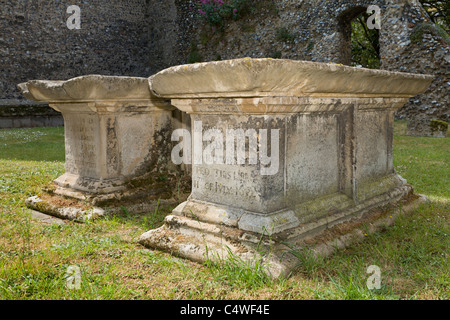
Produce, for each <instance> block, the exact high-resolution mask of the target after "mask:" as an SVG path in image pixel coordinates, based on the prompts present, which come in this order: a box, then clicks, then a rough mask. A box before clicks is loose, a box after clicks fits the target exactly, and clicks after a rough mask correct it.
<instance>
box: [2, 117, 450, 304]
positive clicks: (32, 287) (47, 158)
mask: <svg viewBox="0 0 450 320" xmlns="http://www.w3.org/2000/svg"><path fill="white" fill-rule="evenodd" d="M404 127H405V123H404V122H396V124H395V137H394V165H395V168H396V170H397V172H398V173H399V174H400V175H402V176H403V177H404V178H405V179H407V180H408V182H409V183H411V184H412V185H413V186H415V188H416V191H417V192H419V193H422V194H425V195H427V196H428V197H429V198H430V199H431V200H432V201H431V202H430V203H427V204H423V205H421V206H420V207H419V208H418V209H417V210H415V212H414V213H412V214H411V215H408V216H402V217H399V218H398V219H397V221H396V224H395V225H394V226H392V227H389V228H386V229H385V230H384V231H383V232H380V233H377V234H374V235H369V236H367V239H366V241H364V242H362V243H359V244H355V245H353V246H351V247H349V248H348V249H346V250H341V251H338V252H337V253H336V254H335V255H333V256H332V257H330V258H326V259H321V258H317V259H311V258H308V257H304V258H303V259H299V268H298V270H297V271H296V273H295V274H294V275H293V276H292V277H290V278H289V279H287V280H273V279H270V278H268V277H267V276H265V275H264V274H263V273H262V272H260V271H259V270H254V269H251V268H247V267H246V266H244V265H242V264H241V263H239V262H236V261H228V262H225V263H222V264H211V263H205V264H204V265H200V264H196V263H193V262H190V261H187V260H183V259H178V258H174V257H172V256H170V255H169V254H166V253H162V252H158V251H151V250H148V249H145V248H144V247H142V246H141V245H139V244H138V243H137V239H138V238H139V236H140V235H141V234H142V233H143V232H145V231H147V230H149V229H151V228H155V227H158V226H160V225H161V223H162V221H163V218H164V216H165V215H166V214H167V213H168V212H170V208H159V210H155V211H154V212H149V213H148V214H146V215H130V214H126V213H124V214H123V215H117V216H111V217H107V218H104V219H101V220H97V221H94V222H87V223H84V224H81V223H76V222H71V221H67V222H66V223H65V224H45V223H43V222H39V221H37V220H34V219H31V214H30V210H28V209H27V208H26V207H25V204H24V201H25V199H26V198H27V197H29V196H31V195H36V194H37V193H39V191H40V189H41V188H42V187H43V186H44V185H45V184H46V183H48V182H49V181H52V180H53V179H55V178H56V177H58V176H59V175H61V174H62V173H63V172H64V130H63V128H37V129H18V130H0V210H1V212H0V299H57V300H59V299H110V300H117V299H273V300H277V299H449V291H450V290H449V289H450V288H449V285H450V283H449V282H450V270H449V269H450V268H449V259H448V253H449V244H450V239H449V234H450V228H449V220H450V219H449V218H450V215H449V212H450V203H449V199H450V189H449V181H450V176H449V175H450V171H449V159H450V142H449V141H450V140H449V138H416V137H407V136H404V135H402V134H403V132H404ZM73 265H74V266H77V267H79V268H80V271H81V288H80V289H79V290H70V289H68V288H67V286H66V278H65V277H66V272H67V269H68V267H69V266H73ZM370 265H377V266H379V267H380V271H381V288H380V289H374V290H369V289H368V288H367V286H366V281H367V279H368V277H369V276H370V275H369V274H367V273H366V271H367V268H368V267H369V266H370Z"/></svg>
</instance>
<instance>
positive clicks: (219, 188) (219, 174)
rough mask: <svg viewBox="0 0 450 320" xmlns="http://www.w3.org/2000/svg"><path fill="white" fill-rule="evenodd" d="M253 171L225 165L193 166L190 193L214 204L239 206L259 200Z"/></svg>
mask: <svg viewBox="0 0 450 320" xmlns="http://www.w3.org/2000/svg"><path fill="white" fill-rule="evenodd" d="M254 177H255V171H254V170H253V173H252V170H251V169H250V168H246V167H238V168H235V167H230V166H225V165H215V166H195V167H194V168H193V181H192V189H193V190H192V191H193V194H194V195H200V194H201V195H202V199H205V200H207V201H212V202H216V203H226V204H232V203H234V204H236V205H237V204H240V203H241V202H248V201H250V202H252V201H254V200H257V199H258V198H259V196H258V194H257V192H256V190H255V187H254V182H253V179H254Z"/></svg>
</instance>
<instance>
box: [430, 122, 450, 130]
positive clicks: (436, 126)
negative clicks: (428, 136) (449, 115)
mask: <svg viewBox="0 0 450 320" xmlns="http://www.w3.org/2000/svg"><path fill="white" fill-rule="evenodd" d="M447 129H448V123H447V122H445V121H442V120H431V121H430V130H431V131H432V132H435V131H442V132H446V131H447Z"/></svg>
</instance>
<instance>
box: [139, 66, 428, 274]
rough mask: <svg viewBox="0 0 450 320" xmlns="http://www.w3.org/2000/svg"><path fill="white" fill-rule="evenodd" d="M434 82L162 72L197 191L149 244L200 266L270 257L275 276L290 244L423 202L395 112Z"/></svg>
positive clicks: (338, 74)
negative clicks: (185, 116)
mask: <svg viewBox="0 0 450 320" xmlns="http://www.w3.org/2000/svg"><path fill="white" fill-rule="evenodd" d="M431 81H432V77H431V76H426V75H414V74H406V73H394V72H387V71H381V70H368V69H357V68H351V67H346V66H341V65H335V64H321V63H312V62H303V61H292V60H272V59H237V60H229V61H219V62H209V63H200V64H194V65H182V66H176V67H172V68H169V69H166V70H163V71H161V72H159V73H158V74H156V75H154V76H152V77H150V78H149V82H150V87H151V89H152V91H153V92H154V93H155V95H157V96H159V97H161V98H164V99H171V103H172V105H174V106H175V107H177V108H178V109H180V110H182V111H184V112H187V113H189V114H190V115H191V121H192V129H191V132H192V133H191V137H190V139H186V137H185V140H186V141H187V142H186V141H185V144H184V145H182V147H180V148H179V150H182V149H183V148H184V152H192V154H191V156H190V157H187V158H188V160H190V161H191V162H192V193H191V195H190V197H189V198H188V200H187V201H186V202H184V203H182V204H180V205H179V206H178V207H177V208H176V209H175V210H173V214H172V215H169V216H167V217H166V220H165V225H163V226H162V227H160V228H159V229H156V230H150V231H148V232H146V233H145V234H143V235H142V237H141V240H140V242H141V243H142V244H143V245H146V246H148V247H151V248H158V249H162V250H166V251H169V252H172V253H174V254H176V255H180V256H183V257H186V258H189V259H192V260H195V261H204V260H205V259H207V258H211V257H216V258H217V257H219V258H223V257H225V256H227V255H228V254H230V252H231V253H233V254H235V255H237V256H239V257H241V258H243V259H249V260H252V259H255V255H257V254H259V252H260V251H261V250H263V249H264V250H269V251H270V252H271V254H270V255H266V259H268V265H269V271H270V272H271V273H272V274H273V275H274V276H280V275H282V274H285V273H287V272H288V270H289V262H288V261H287V260H286V259H287V258H284V260H283V259H282V252H283V247H284V248H286V246H285V244H286V243H288V244H290V245H292V246H295V245H297V244H298V243H300V242H301V240H302V239H305V237H307V236H311V235H317V234H320V233H321V232H323V231H324V230H326V229H329V228H331V227H332V226H334V225H337V224H339V223H342V222H346V221H347V222H348V221H350V220H354V219H358V218H361V217H363V215H364V214H365V213H367V212H368V211H369V210H371V209H373V208H376V207H380V206H385V205H388V204H392V203H396V202H398V201H400V200H401V199H402V198H404V197H407V196H408V195H410V194H411V192H412V187H411V186H409V185H408V184H406V181H405V180H404V179H402V178H401V177H400V176H398V175H397V174H396V173H395V171H394V168H393V154H392V150H393V149H392V143H393V121H394V111H395V110H396V109H398V108H400V107H401V106H402V105H403V104H404V103H406V102H407V101H408V98H409V97H411V96H414V95H416V94H418V93H421V92H423V91H424V90H426V88H427V87H428V86H429V84H430V82H431ZM186 135H188V132H186V133H185V136H186ZM180 136H181V135H180ZM180 140H181V139H180ZM189 147H191V148H189ZM183 157H184V159H186V157H185V156H183ZM208 255H209V257H208Z"/></svg>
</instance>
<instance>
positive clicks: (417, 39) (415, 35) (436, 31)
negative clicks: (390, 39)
mask: <svg viewBox="0 0 450 320" xmlns="http://www.w3.org/2000/svg"><path fill="white" fill-rule="evenodd" d="M425 33H428V34H432V35H434V36H436V37H438V38H440V39H441V40H442V41H443V42H445V43H446V44H448V45H450V36H449V35H448V33H447V32H445V30H444V29H442V28H441V27H440V26H438V25H436V24H434V23H429V22H423V23H419V24H417V25H416V26H415V27H414V29H413V31H412V32H411V35H410V40H411V41H412V42H413V43H416V44H419V43H421V42H422V40H423V35H424V34H425Z"/></svg>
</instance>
